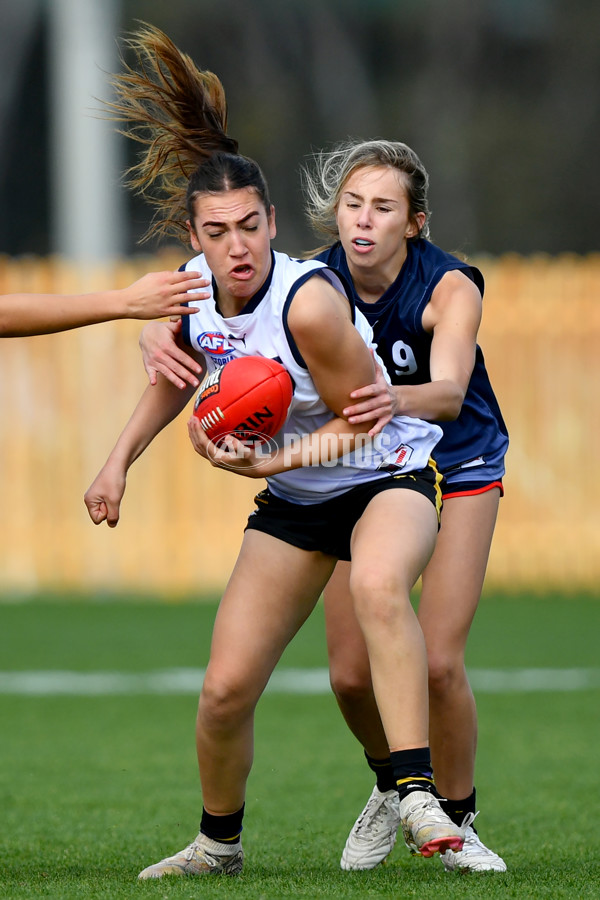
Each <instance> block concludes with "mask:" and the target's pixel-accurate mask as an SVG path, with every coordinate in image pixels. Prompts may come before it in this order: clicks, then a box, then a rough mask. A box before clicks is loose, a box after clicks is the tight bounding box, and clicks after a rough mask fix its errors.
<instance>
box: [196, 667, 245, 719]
mask: <svg viewBox="0 0 600 900" xmlns="http://www.w3.org/2000/svg"><path fill="white" fill-rule="evenodd" d="M255 705H256V699H255V698H254V696H253V695H251V693H250V692H249V691H248V690H247V685H245V684H243V683H238V682H236V681H234V680H228V679H227V678H209V677H208V676H207V677H205V679H204V684H203V685H202V691H201V694H200V700H199V703H198V721H199V722H201V723H202V725H203V726H204V727H207V728H212V729H216V730H227V729H228V728H230V727H234V726H235V725H237V724H238V723H239V722H240V721H241V720H242V719H244V718H245V717H247V716H248V715H249V714H250V713H251V712H252V710H253V709H254V707H255Z"/></svg>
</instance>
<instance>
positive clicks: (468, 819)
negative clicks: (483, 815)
mask: <svg viewBox="0 0 600 900" xmlns="http://www.w3.org/2000/svg"><path fill="white" fill-rule="evenodd" d="M478 815H479V810H477V812H476V813H472V812H469V813H467V814H466V816H465V817H464V819H463V820H462V823H461V826H460V827H461V828H464V829H465V831H466V830H467V828H470V827H471V825H472V824H473V822H474V821H475V819H476V818H477V816H478ZM473 834H476V831H475V829H473ZM470 837H471V835H469V834H467V836H466V837H465V840H466V841H467V840H469V838H470Z"/></svg>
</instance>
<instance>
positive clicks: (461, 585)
mask: <svg viewBox="0 0 600 900" xmlns="http://www.w3.org/2000/svg"><path fill="white" fill-rule="evenodd" d="M499 500H500V492H499V491H498V489H496V488H494V489H493V490H491V491H486V492H484V493H482V494H476V495H473V496H469V497H451V498H449V499H448V500H445V501H444V508H443V510H442V525H441V528H440V533H439V535H438V539H437V542H436V546H435V550H434V552H433V555H432V557H431V560H430V561H429V563H428V565H427V567H426V568H425V570H424V572H423V581H422V590H421V597H420V600H419V621H420V623H421V627H422V629H423V633H424V634H425V640H426V642H427V646H428V649H429V651H430V652H431V651H432V650H434V649H435V647H436V646H437V645H438V644H441V645H443V647H444V648H445V649H452V648H454V649H455V650H456V651H457V652H461V651H462V650H464V646H465V644H466V641H467V637H468V634H469V629H470V627H471V623H472V621H473V616H474V615H475V612H476V610H477V604H478V603H479V598H480V596H481V590H482V587H483V581H484V578H485V571H486V567H487V562H488V557H489V553H490V547H491V543H492V537H493V534H494V527H495V524H496V517H497V514H498V503H499Z"/></svg>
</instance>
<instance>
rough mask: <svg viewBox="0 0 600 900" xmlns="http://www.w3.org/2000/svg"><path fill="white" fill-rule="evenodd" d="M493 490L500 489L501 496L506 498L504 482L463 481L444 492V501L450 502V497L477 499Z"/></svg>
mask: <svg viewBox="0 0 600 900" xmlns="http://www.w3.org/2000/svg"><path fill="white" fill-rule="evenodd" d="M493 488H500V496H501V497H504V485H503V484H502V481H490V482H489V483H488V484H481V482H480V481H463V483H462V484H460V483H458V484H455V485H453V486H452V487H449V488H448V490H447V491H444V490H442V500H449V499H450V497H475V496H476V495H477V494H485V493H486V492H487V491H491V490H493Z"/></svg>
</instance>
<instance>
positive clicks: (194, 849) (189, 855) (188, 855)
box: [183, 841, 202, 862]
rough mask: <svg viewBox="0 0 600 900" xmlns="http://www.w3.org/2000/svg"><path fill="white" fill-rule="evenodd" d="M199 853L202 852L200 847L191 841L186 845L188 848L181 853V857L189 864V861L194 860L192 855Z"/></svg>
mask: <svg viewBox="0 0 600 900" xmlns="http://www.w3.org/2000/svg"><path fill="white" fill-rule="evenodd" d="M201 851H202V848H201V847H200V844H197V843H196V841H192V843H191V844H188V846H187V847H186V848H185V850H184V851H183V855H184V856H185V858H186V859H187V861H188V862H189V861H190V860H191V859H193V858H194V853H200V852H201Z"/></svg>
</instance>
